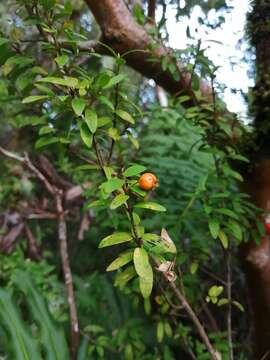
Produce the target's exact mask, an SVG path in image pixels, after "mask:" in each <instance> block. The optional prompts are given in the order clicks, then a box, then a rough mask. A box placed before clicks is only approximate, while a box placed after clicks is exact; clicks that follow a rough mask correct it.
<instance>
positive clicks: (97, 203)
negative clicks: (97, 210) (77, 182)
mask: <svg viewBox="0 0 270 360" xmlns="http://www.w3.org/2000/svg"><path fill="white" fill-rule="evenodd" d="M102 205H104V202H103V201H102V200H95V201H91V202H90V203H89V204H87V205H86V209H91V208H93V207H97V206H102Z"/></svg>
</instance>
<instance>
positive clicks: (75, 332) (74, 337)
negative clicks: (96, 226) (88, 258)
mask: <svg viewBox="0 0 270 360" xmlns="http://www.w3.org/2000/svg"><path fill="white" fill-rule="evenodd" d="M55 201H56V208H57V213H58V239H59V247H60V256H61V262H62V269H63V273H64V277H65V284H66V289H67V295H68V304H69V311H70V320H71V339H70V341H71V356H72V359H73V360H76V359H77V350H78V346H79V341H80V333H79V323H78V315H77V307H76V303H75V294H74V287H73V281H72V272H71V268H70V263H69V256H68V246H67V225H66V220H65V214H64V209H63V193H62V192H61V191H57V192H56V194H55Z"/></svg>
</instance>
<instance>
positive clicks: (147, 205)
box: [135, 202, 166, 212]
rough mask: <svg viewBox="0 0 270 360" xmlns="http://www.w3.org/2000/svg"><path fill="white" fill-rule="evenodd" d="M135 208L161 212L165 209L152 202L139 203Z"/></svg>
mask: <svg viewBox="0 0 270 360" xmlns="http://www.w3.org/2000/svg"><path fill="white" fill-rule="evenodd" d="M135 207H136V208H141V209H149V210H154V211H161V212H164V211H166V208H165V207H164V206H162V205H160V204H157V203H154V202H140V203H138V204H136V205H135Z"/></svg>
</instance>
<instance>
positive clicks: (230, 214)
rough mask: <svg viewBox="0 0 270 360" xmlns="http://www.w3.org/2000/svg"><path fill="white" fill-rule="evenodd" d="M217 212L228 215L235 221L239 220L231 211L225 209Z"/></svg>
mask: <svg viewBox="0 0 270 360" xmlns="http://www.w3.org/2000/svg"><path fill="white" fill-rule="evenodd" d="M215 212H217V213H219V214H222V215H227V216H229V217H231V218H233V219H235V220H238V215H237V214H236V213H235V212H233V211H232V210H230V209H225V208H221V209H215Z"/></svg>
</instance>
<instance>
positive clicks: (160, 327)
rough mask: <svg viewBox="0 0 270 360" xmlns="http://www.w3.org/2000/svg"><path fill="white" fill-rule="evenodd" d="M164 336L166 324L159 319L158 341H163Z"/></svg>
mask: <svg viewBox="0 0 270 360" xmlns="http://www.w3.org/2000/svg"><path fill="white" fill-rule="evenodd" d="M163 337H164V324H163V322H161V321H159V322H158V324H157V341H158V342H159V343H161V342H162V340H163Z"/></svg>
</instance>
